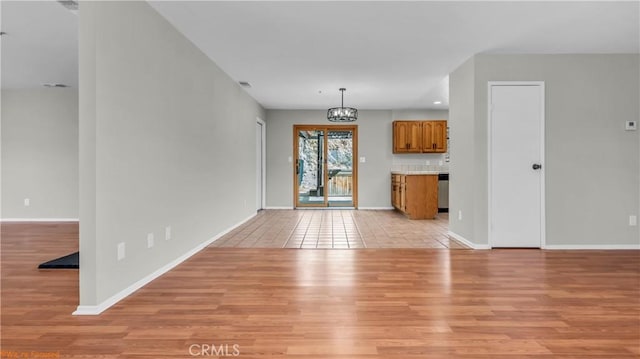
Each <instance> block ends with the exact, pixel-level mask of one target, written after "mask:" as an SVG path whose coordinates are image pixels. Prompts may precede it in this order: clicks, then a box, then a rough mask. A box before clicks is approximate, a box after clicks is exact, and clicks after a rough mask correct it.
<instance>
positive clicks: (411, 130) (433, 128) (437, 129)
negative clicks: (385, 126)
mask: <svg viewBox="0 0 640 359" xmlns="http://www.w3.org/2000/svg"><path fill="white" fill-rule="evenodd" d="M445 152H447V121H444V120H433V121H394V122H393V153H445Z"/></svg>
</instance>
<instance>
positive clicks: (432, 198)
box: [391, 174, 438, 219]
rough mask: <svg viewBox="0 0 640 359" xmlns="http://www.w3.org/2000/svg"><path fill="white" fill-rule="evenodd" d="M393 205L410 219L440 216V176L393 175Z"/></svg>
mask: <svg viewBox="0 0 640 359" xmlns="http://www.w3.org/2000/svg"><path fill="white" fill-rule="evenodd" d="M391 204H392V205H393V207H394V208H395V209H397V210H399V211H400V212H403V213H404V214H406V215H407V217H409V218H410V219H429V218H435V217H436V215H437V214H438V175H403V174H392V175H391Z"/></svg>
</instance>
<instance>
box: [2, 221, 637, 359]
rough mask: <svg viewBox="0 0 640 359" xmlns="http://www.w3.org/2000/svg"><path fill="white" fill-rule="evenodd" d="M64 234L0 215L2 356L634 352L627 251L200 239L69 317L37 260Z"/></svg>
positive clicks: (64, 274) (69, 231)
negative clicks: (123, 290) (207, 242)
mask: <svg viewBox="0 0 640 359" xmlns="http://www.w3.org/2000/svg"><path fill="white" fill-rule="evenodd" d="M77 236H78V228H77V225H74V224H47V225H34V224H4V225H3V226H2V241H1V250H2V255H1V260H2V264H1V269H2V273H1V280H2V282H1V284H2V292H1V300H2V302H1V314H2V318H1V319H2V327H1V337H2V339H1V348H2V352H3V357H8V356H9V355H8V354H10V353H26V355H27V357H33V358H35V357H36V356H33V355H32V356H29V355H31V354H30V353H32V352H34V353H36V354H38V355H44V354H47V353H53V354H54V355H55V354H58V355H59V356H60V357H64V358H66V357H72V358H94V357H100V358H190V357H192V356H191V355H190V353H189V348H191V349H192V352H193V350H196V351H195V353H196V354H197V353H199V352H198V350H202V348H203V345H209V346H211V345H212V344H213V345H215V346H216V348H219V347H220V345H222V346H224V345H228V346H229V350H228V353H230V354H233V345H238V347H237V348H238V349H239V352H240V355H239V356H237V358H270V359H276V358H298V359H336V358H345V359H374V358H375V359H415V358H486V359H489V358H491V359H493V358H589V359H592V358H616V359H618V358H620V359H622V358H638V357H639V356H640V302H639V301H640V299H639V298H640V297H639V295H640V251H540V250H491V251H472V250H456V251H449V250H434V249H367V250H353V251H351V250H308V249H300V250H283V249H269V248H267V249H256V248H249V249H242V248H212V247H209V248H206V249H204V250H203V251H202V252H200V253H199V254H197V255H195V256H194V257H192V258H191V259H189V260H187V261H185V262H184V263H183V264H181V265H180V266H178V267H177V268H176V269H174V270H173V271H171V272H169V273H167V274H165V275H164V276H162V277H160V278H158V279H157V280H155V281H154V282H152V283H150V284H148V285H147V286H145V287H144V288H142V289H141V290H139V291H137V292H136V293H134V294H133V295H131V296H130V297H128V298H126V299H124V300H123V301H121V302H120V303H118V304H117V305H115V306H114V307H112V308H110V309H109V310H107V311H106V312H105V313H103V314H102V315H100V316H89V317H74V316H71V312H72V311H73V310H74V309H75V307H76V305H77V304H78V301H77V297H78V272H77V271H74V270H42V271H39V270H38V269H36V267H37V265H38V263H40V262H43V261H45V260H48V259H51V258H53V257H56V256H60V255H64V254H68V253H69V252H72V251H74V250H76V249H77V245H78V237H77ZM204 348H207V347H204ZM209 352H210V351H209ZM209 357H211V356H209Z"/></svg>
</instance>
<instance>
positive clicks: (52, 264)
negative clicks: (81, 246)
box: [38, 252, 80, 269]
mask: <svg viewBox="0 0 640 359" xmlns="http://www.w3.org/2000/svg"><path fill="white" fill-rule="evenodd" d="M38 268H39V269H78V268H80V252H75V253H71V254H69V255H66V256H64V257H60V258H56V259H54V260H50V261H48V262H44V263H42V264H40V265H39V266H38Z"/></svg>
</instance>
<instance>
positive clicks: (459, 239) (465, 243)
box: [447, 231, 491, 249]
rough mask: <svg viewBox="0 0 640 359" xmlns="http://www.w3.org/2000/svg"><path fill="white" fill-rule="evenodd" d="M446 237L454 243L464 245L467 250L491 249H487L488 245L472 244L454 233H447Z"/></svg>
mask: <svg viewBox="0 0 640 359" xmlns="http://www.w3.org/2000/svg"><path fill="white" fill-rule="evenodd" d="M447 235H448V236H449V237H451V238H453V239H455V240H456V241H458V242H460V243H462V244H464V245H465V246H467V247H469V248H473V249H491V247H489V245H488V244H476V243H472V242H471V241H469V240H468V239H466V238H464V237H463V236H461V235H459V234H457V233H454V232H451V231H449V232H447Z"/></svg>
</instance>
